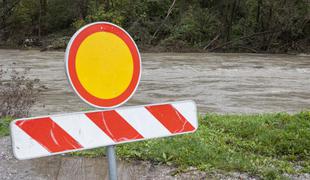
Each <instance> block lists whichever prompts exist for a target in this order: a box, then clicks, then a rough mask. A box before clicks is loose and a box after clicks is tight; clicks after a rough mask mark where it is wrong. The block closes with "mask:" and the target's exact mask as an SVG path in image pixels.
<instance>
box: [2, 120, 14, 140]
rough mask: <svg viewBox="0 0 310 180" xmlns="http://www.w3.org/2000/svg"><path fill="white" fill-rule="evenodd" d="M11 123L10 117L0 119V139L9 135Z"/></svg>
mask: <svg viewBox="0 0 310 180" xmlns="http://www.w3.org/2000/svg"><path fill="white" fill-rule="evenodd" d="M11 121H12V118H10V117H4V118H1V119H0V137H2V136H8V135H9V134H10V128H9V126H10V122H11Z"/></svg>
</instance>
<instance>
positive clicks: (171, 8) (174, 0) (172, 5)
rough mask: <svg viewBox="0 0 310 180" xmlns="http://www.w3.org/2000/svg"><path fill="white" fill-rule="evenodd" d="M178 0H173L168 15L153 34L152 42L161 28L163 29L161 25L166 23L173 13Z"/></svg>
mask: <svg viewBox="0 0 310 180" xmlns="http://www.w3.org/2000/svg"><path fill="white" fill-rule="evenodd" d="M175 2H176V0H173V2H172V4H171V5H170V7H169V9H168V11H167V14H166V17H165V18H164V20H163V22H162V23H161V24H160V26H158V28H157V29H156V31H155V32H154V34H153V36H152V37H151V39H150V42H152V40H153V39H155V37H156V36H157V34H158V32H159V30H160V29H161V27H162V26H163V25H164V24H165V22H166V20H167V19H168V17H169V15H170V14H171V12H172V10H173V7H174V5H175Z"/></svg>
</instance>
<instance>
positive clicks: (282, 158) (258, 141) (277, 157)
mask: <svg viewBox="0 0 310 180" xmlns="http://www.w3.org/2000/svg"><path fill="white" fill-rule="evenodd" d="M10 120H11V119H10V118H5V119H3V120H1V121H0V136H4V135H8V133H9V131H8V125H9V122H10ZM73 154H74V155H81V156H90V157H96V156H102V155H104V154H105V152H104V148H99V149H95V150H89V151H81V152H75V153H73ZM117 154H118V157H120V158H123V159H135V160H148V161H152V162H155V163H160V164H168V165H175V166H177V167H179V169H180V171H182V170H186V168H188V167H190V166H193V167H196V168H198V169H200V170H202V171H207V172H212V171H231V172H236V171H238V172H246V173H249V174H251V175H255V176H259V177H262V178H264V179H281V178H283V176H282V175H283V174H284V173H288V174H295V173H310V112H301V113H298V114H294V115H289V114H286V113H278V114H262V115H217V114H206V115H205V116H203V117H201V118H200V120H199V128H198V130H197V131H196V132H195V133H193V134H187V135H180V136H175V137H168V138H162V139H155V140H148V141H141V142H135V143H128V144H122V145H118V146H117ZM297 166H298V167H299V168H295V167H297Z"/></svg>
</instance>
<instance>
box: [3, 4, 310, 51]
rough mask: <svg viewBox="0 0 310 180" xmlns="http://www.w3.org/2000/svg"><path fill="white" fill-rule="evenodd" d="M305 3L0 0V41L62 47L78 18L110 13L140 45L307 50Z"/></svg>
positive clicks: (309, 32) (309, 21)
mask: <svg viewBox="0 0 310 180" xmlns="http://www.w3.org/2000/svg"><path fill="white" fill-rule="evenodd" d="M309 10H310V3H309V0H169V1H168V0H0V18H1V19H0V39H1V41H0V44H2V45H4V44H5V45H8V44H10V43H11V44H12V45H19V46H21V45H23V46H27V45H32V46H33V45H36V46H47V45H52V46H55V48H57V47H60V48H62V47H64V46H65V45H66V42H67V41H68V39H69V37H70V36H71V35H72V34H73V33H74V31H75V30H76V29H78V28H79V27H81V26H82V25H84V24H87V23H90V22H94V21H111V22H113V23H116V24H118V25H120V26H122V27H124V28H125V29H126V30H128V31H129V32H130V34H131V35H132V36H133V37H134V39H135V40H136V41H137V42H138V44H139V45H140V47H144V48H147V47H157V49H158V50H168V51H169V50H170V51H178V50H185V49H189V50H192V49H199V50H208V51H246V52H288V51H297V52H309V49H310V47H309V44H310V39H309V37H310V14H309ZM153 49H154V48H153Z"/></svg>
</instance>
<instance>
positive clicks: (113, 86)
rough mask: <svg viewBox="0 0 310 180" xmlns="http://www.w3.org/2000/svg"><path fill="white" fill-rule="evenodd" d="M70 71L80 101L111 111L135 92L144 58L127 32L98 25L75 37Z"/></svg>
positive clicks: (69, 58)
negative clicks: (110, 109) (142, 58)
mask: <svg viewBox="0 0 310 180" xmlns="http://www.w3.org/2000/svg"><path fill="white" fill-rule="evenodd" d="M66 72H67V75H68V79H69V82H70V84H71V85H72V87H73V89H74V91H75V92H76V93H77V94H78V95H79V96H80V98H82V99H83V100H84V101H85V102H87V103H88V104H90V105H92V106H95V107H99V108H111V107H116V106H119V105H121V104H123V103H124V102H126V101H127V100H128V99H129V98H130V97H131V96H132V94H133V93H134V92H135V90H136V88H137V86H138V84H139V81H140V76H141V58H140V54H139V50H138V48H137V46H136V44H135V42H134V41H133V40H132V38H131V37H130V35H129V34H128V33H127V32H126V31H125V30H123V29H121V28H120V27H118V26H116V25H114V24H111V23H107V22H97V23H93V24H89V25H86V26H84V27H82V28H81V29H80V30H79V31H77V32H76V33H75V34H74V36H73V37H72V38H71V40H70V42H69V44H68V47H67V50H66Z"/></svg>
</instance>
